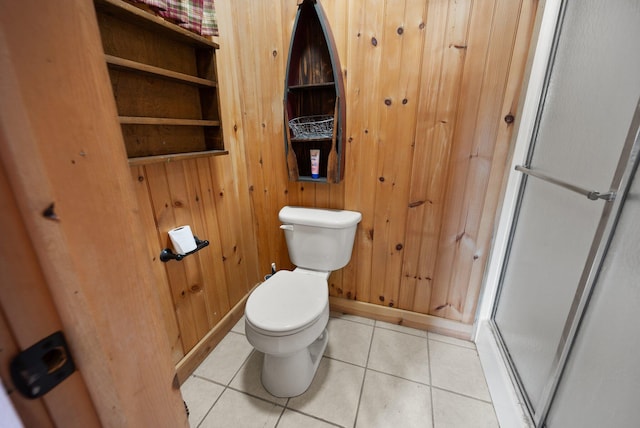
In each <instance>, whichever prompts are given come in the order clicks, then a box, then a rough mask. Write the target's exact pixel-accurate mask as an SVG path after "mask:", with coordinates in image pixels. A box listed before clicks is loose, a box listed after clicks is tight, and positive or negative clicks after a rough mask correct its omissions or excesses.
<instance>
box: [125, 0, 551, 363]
mask: <svg viewBox="0 0 640 428" xmlns="http://www.w3.org/2000/svg"><path fill="white" fill-rule="evenodd" d="M321 4H322V6H323V7H324V9H325V12H326V14H327V17H328V19H329V21H330V26H331V28H332V31H333V34H334V38H335V40H336V43H337V48H338V53H339V55H340V60H341V63H342V67H343V73H344V77H345V84H346V98H347V100H346V102H347V128H346V132H347V145H346V146H347V147H346V172H345V179H344V180H343V182H342V183H340V184H337V185H328V184H314V183H299V182H289V181H288V178H287V169H286V160H285V157H284V140H283V138H284V137H283V110H282V100H283V90H284V76H285V66H286V61H287V53H288V49H289V39H290V36H291V30H292V27H293V21H294V19H295V13H296V10H297V1H296V0H270V1H255V0H234V1H231V0H218V1H216V13H217V16H218V20H219V28H220V36H219V37H218V38H216V41H217V42H219V43H220V46H221V49H220V50H219V51H218V75H219V82H220V93H221V95H220V97H221V109H222V119H223V128H224V135H225V148H226V149H228V150H229V152H230V154H229V156H220V157H214V158H211V159H209V160H197V161H195V160H191V161H183V162H176V163H170V164H166V165H148V166H144V167H132V179H133V180H134V183H136V188H137V190H138V199H139V201H140V204H141V212H142V214H143V216H144V217H145V218H146V220H145V221H146V224H147V231H148V236H147V242H148V248H149V257H151V258H154V259H155V258H157V256H158V253H159V250H160V249H161V248H162V247H164V246H168V245H169V242H168V237H167V235H166V231H167V230H169V229H170V228H172V227H175V226H179V225H181V224H191V226H192V227H193V228H194V230H195V232H196V234H197V235H198V236H199V237H200V238H203V239H204V238H206V239H209V240H210V241H211V246H210V247H209V248H208V249H205V250H204V251H203V252H202V253H201V254H200V255H198V256H195V257H193V258H191V260H185V261H184V262H182V263H177V262H173V261H172V262H169V263H167V264H166V265H163V264H161V263H158V262H157V261H156V262H155V263H154V266H155V273H156V278H157V282H158V289H159V292H160V295H161V300H162V302H163V307H164V311H165V313H166V314H167V317H166V324H167V331H168V332H169V336H170V338H171V342H172V343H173V355H174V359H175V360H176V362H177V361H179V360H180V358H182V357H183V356H184V355H185V354H186V353H187V352H188V351H189V350H190V349H192V348H193V346H195V344H196V343H197V342H198V340H200V339H202V337H203V335H204V334H205V333H206V331H207V330H209V329H211V327H212V326H213V325H215V324H216V323H217V322H218V321H219V320H220V319H221V317H222V316H224V315H225V313H226V312H228V311H229V308H231V307H233V305H234V304H235V303H237V302H238V301H239V300H240V299H241V298H242V297H243V296H244V295H245V294H246V293H247V290H249V289H250V287H251V286H253V285H254V284H255V283H256V282H257V281H259V280H260V278H261V277H262V275H264V274H266V273H268V272H269V269H270V264H271V262H276V264H277V265H278V268H291V267H292V265H291V263H290V261H289V258H288V254H287V249H286V244H285V242H284V237H283V235H282V232H281V231H280V229H279V224H280V223H279V221H278V211H279V209H280V208H281V207H282V206H284V205H288V204H289V205H302V206H313V207H329V208H344V209H352V210H357V211H360V212H362V214H363V219H362V223H361V224H360V226H359V228H358V233H357V238H356V239H357V242H356V245H355V249H354V254H353V258H352V261H351V263H350V264H349V265H348V266H347V267H346V268H344V269H342V270H341V271H338V272H335V273H333V274H332V276H331V278H330V293H331V295H332V296H334V297H340V298H345V299H350V300H355V301H357V302H367V303H373V304H376V305H382V306H385V307H387V308H389V307H391V308H400V309H404V310H408V311H412V312H417V313H421V314H430V315H433V316H436V317H442V318H446V319H448V320H454V321H458V322H460V323H461V324H465V325H469V324H471V323H472V322H473V317H474V313H475V309H476V305H477V300H478V295H479V292H480V286H481V281H482V277H483V273H484V265H485V262H486V259H487V252H488V249H489V244H490V239H491V234H492V230H493V221H494V216H495V211H496V206H497V204H498V199H499V191H500V186H501V181H502V177H503V173H504V167H505V163H506V157H507V155H508V149H509V143H510V139H511V131H512V126H510V125H508V124H507V123H505V121H504V120H503V118H504V117H505V116H506V115H508V114H515V112H516V109H517V105H518V96H519V92H520V86H521V82H522V77H523V74H524V68H525V63H526V60H527V56H528V47H529V42H530V38H531V34H532V31H533V25H534V20H535V16H536V10H537V6H538V2H537V0H430V1H425V0H353V1H348V2H345V1H342V0H321Z"/></svg>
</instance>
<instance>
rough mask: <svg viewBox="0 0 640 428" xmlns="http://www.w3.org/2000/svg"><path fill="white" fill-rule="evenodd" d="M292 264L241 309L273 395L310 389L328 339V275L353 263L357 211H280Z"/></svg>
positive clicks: (263, 373)
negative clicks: (260, 355)
mask: <svg viewBox="0 0 640 428" xmlns="http://www.w3.org/2000/svg"><path fill="white" fill-rule="evenodd" d="M279 218H280V221H282V222H283V223H284V224H283V225H282V226H281V229H283V230H284V231H285V238H286V241H287V248H288V250H289V257H290V259H291V261H292V262H293V263H294V264H296V265H297V266H298V267H297V268H296V269H294V270H293V271H289V270H281V271H278V272H276V273H275V274H274V275H272V276H271V277H270V278H268V279H267V280H266V281H265V282H263V283H262V284H260V285H259V286H258V287H256V289H255V290H253V292H252V293H251V294H250V295H249V298H248V299H247V304H246V306H245V332H246V337H247V340H248V341H249V343H251V345H252V346H253V347H254V348H255V349H257V350H258V351H260V352H262V353H264V362H263V365H262V375H261V378H262V384H263V386H264V387H265V389H266V390H267V391H268V392H269V393H271V394H273V395H275V396H276V397H295V396H297V395H300V394H302V393H303V392H305V391H306V390H307V388H309V386H310V385H311V382H312V381H313V377H314V375H315V373H316V371H317V369H318V365H319V364H320V360H321V359H322V354H323V353H324V351H325V348H326V347H327V343H328V341H329V333H328V331H327V324H328V322H329V285H328V282H327V281H328V278H329V274H330V273H331V272H332V271H333V270H337V269H340V268H342V267H344V266H345V265H346V264H347V263H348V262H349V260H350V259H351V252H352V249H353V242H354V237H355V231H356V227H357V224H358V223H359V222H360V220H361V218H362V215H361V214H360V213H358V212H355V211H344V210H324V209H315V208H300V207H284V208H282V209H281V210H280V214H279Z"/></svg>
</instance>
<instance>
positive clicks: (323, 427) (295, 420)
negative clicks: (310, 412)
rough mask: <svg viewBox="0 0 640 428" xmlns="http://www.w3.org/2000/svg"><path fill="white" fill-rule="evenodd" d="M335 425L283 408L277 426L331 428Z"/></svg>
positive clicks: (285, 427) (282, 427)
mask: <svg viewBox="0 0 640 428" xmlns="http://www.w3.org/2000/svg"><path fill="white" fill-rule="evenodd" d="M333 427H335V425H333V424H329V423H327V422H323V421H321V420H319V419H316V418H312V417H311V416H307V415H303V414H301V413H298V412H294V411H292V410H289V409H287V410H285V411H284V414H283V415H282V418H280V422H278V428H333Z"/></svg>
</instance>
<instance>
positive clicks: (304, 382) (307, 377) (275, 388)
mask: <svg viewBox="0 0 640 428" xmlns="http://www.w3.org/2000/svg"><path fill="white" fill-rule="evenodd" d="M328 342H329V332H328V331H327V329H326V328H325V329H324V331H323V332H322V334H321V335H320V336H319V337H318V338H317V339H316V340H315V342H313V343H312V344H311V345H309V346H308V347H306V348H304V349H301V350H300V351H297V352H294V353H293V354H289V355H269V354H265V355H264V363H263V364H262V385H263V386H264V388H265V389H266V390H267V391H268V392H269V393H270V394H271V395H274V396H276V397H295V396H297V395H300V394H302V393H303V392H305V391H306V390H307V389H308V388H309V386H310V385H311V381H313V377H314V376H315V374H316V371H317V370H318V366H319V365H320V360H321V359H322V355H323V354H324V350H325V349H326V347H327V343H328Z"/></svg>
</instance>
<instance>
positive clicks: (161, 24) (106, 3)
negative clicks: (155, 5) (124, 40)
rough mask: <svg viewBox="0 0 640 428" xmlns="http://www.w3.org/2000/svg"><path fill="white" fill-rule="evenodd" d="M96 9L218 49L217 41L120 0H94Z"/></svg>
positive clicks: (198, 45)
mask: <svg viewBox="0 0 640 428" xmlns="http://www.w3.org/2000/svg"><path fill="white" fill-rule="evenodd" d="M94 3H95V6H96V9H97V10H99V11H100V12H102V13H107V14H110V15H113V16H116V17H118V18H120V19H123V20H126V21H129V22H133V23H135V24H136V25H138V26H140V27H144V28H146V29H148V30H151V31H153V32H162V33H164V35H165V36H167V37H170V38H173V39H175V40H178V41H180V42H182V43H189V44H190V45H192V46H196V47H203V48H212V49H218V48H219V47H220V46H218V44H217V43H215V42H212V41H211V40H209V39H207V38H205V37H202V36H199V35H198V34H195V33H192V32H191V31H188V30H185V29H184V28H182V27H179V26H177V25H175V24H172V23H170V22H167V21H166V20H164V19H163V18H161V17H159V16H154V15H152V14H150V13H148V12H145V11H144V10H141V9H139V8H137V7H135V6H133V5H130V4H128V3H125V2H123V1H120V0H94Z"/></svg>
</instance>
